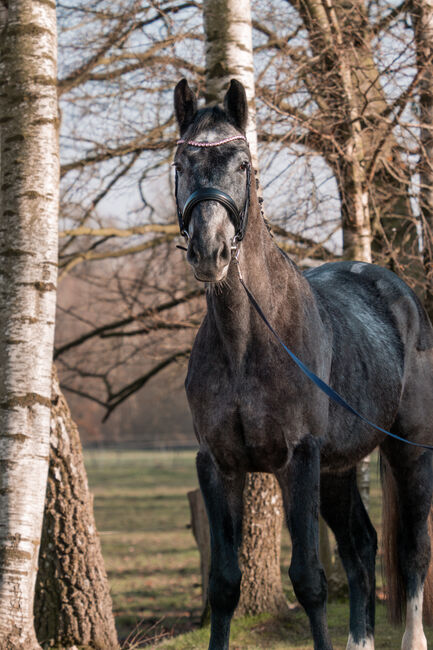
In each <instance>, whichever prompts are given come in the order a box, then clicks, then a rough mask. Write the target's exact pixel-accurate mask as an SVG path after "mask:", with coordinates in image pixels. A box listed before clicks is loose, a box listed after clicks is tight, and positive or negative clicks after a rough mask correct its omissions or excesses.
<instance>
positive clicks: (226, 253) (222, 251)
mask: <svg viewBox="0 0 433 650" xmlns="http://www.w3.org/2000/svg"><path fill="white" fill-rule="evenodd" d="M229 259H230V249H229V247H228V246H227V244H226V242H225V241H223V242H222V244H221V246H220V247H219V249H218V255H217V261H221V262H228V261H229Z"/></svg>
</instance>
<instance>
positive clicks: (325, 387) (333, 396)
mask: <svg viewBox="0 0 433 650" xmlns="http://www.w3.org/2000/svg"><path fill="white" fill-rule="evenodd" d="M232 259H233V261H234V262H235V264H236V267H237V269H238V275H239V281H240V283H241V285H242V286H243V288H244V289H245V292H246V294H247V296H248V300H249V301H250V303H251V304H252V306H253V307H254V309H255V310H256V312H257V313H258V315H259V316H260V318H261V319H262V321H263V322H264V324H265V325H266V327H267V328H268V329H269V330H270V332H272V334H273V335H274V337H275V338H276V339H277V341H278V343H279V344H280V345H281V347H282V348H284V350H285V351H286V352H287V354H288V355H289V357H290V358H291V359H292V361H294V362H295V363H296V365H297V366H298V368H300V370H302V372H303V373H304V375H306V376H307V377H308V379H310V380H311V381H312V382H313V383H314V384H316V386H317V387H318V388H320V390H321V391H322V392H323V393H325V395H327V396H328V397H330V398H331V399H332V400H333V401H334V402H336V403H337V404H339V405H340V406H342V407H343V408H345V409H346V411H349V413H352V415H355V416H356V417H357V418H359V419H360V420H362V421H363V422H365V423H366V424H368V425H370V426H371V427H373V429H376V430H377V431H380V432H381V433H385V434H386V435H387V436H390V437H391V438H395V439H396V440H400V442H405V443H406V444H407V445H413V446H414V447H422V448H423V449H429V450H430V451H432V450H433V445H427V444H423V443H421V442H413V441H412V440H406V438H402V437H401V436H398V435H397V434H396V433H391V431H387V430H386V429H382V427H379V426H378V425H377V424H374V422H371V420H369V419H368V418H366V417H365V416H364V415H362V414H361V413H358V411H356V410H355V409H354V408H353V406H350V404H348V402H346V400H345V399H344V398H343V397H341V395H340V394H339V393H337V391H335V390H334V389H333V388H331V386H329V385H328V384H327V383H326V382H324V381H323V379H320V377H318V376H317V375H316V374H315V373H314V372H313V371H312V370H310V369H309V368H308V366H306V365H305V363H303V362H302V361H301V360H300V359H299V358H298V357H297V356H296V354H295V353H294V352H292V351H291V350H290V348H288V347H287V345H286V344H285V343H284V341H283V340H282V338H281V337H280V335H279V334H277V332H276V331H275V330H274V328H273V327H272V325H271V324H270V322H269V321H268V319H267V318H266V316H265V315H264V313H263V311H262V309H261V307H260V305H259V303H258V302H257V300H256V299H255V298H254V296H253V294H252V293H251V291H250V290H249V289H248V287H247V285H246V284H245V282H244V279H243V277H242V273H241V269H240V265H239V260H238V255H237V254H236V255H234V256H233V258H232Z"/></svg>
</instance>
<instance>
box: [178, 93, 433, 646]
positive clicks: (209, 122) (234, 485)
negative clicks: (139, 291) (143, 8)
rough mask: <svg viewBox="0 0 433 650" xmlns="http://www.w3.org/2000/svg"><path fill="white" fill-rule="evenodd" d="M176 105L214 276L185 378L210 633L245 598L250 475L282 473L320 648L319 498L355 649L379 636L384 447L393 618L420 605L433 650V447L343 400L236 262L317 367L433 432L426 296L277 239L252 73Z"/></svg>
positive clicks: (187, 211)
mask: <svg viewBox="0 0 433 650" xmlns="http://www.w3.org/2000/svg"><path fill="white" fill-rule="evenodd" d="M175 109H176V115H177V120H178V123H179V126H180V132H181V137H182V141H180V143H179V146H178V149H177V152H176V157H175V167H176V188H177V189H176V194H177V203H178V215H179V220H180V224H181V229H182V230H183V232H184V234H185V236H186V238H187V241H188V252H187V258H188V261H189V263H190V264H191V266H192V268H193V270H194V274H195V277H196V278H197V279H198V280H200V281H204V282H207V283H208V285H207V315H206V317H205V319H204V321H203V323H202V325H201V328H200V330H199V332H198V335H197V338H196V341H195V344H194V349H193V351H192V354H191V359H190V363H189V370H188V376H187V379H186V390H187V395H188V400H189V404H190V407H191V411H192V415H193V420H194V428H195V432H196V435H197V439H198V441H199V445H200V450H199V453H198V456H197V471H198V477H199V481H200V486H201V490H202V492H203V496H204V499H205V502H206V507H207V512H208V516H209V521H210V529H211V545H212V568H211V576H210V585H209V599H210V604H211V611H212V616H211V639H210V646H209V647H210V648H212V649H214V650H216V649H219V650H221V649H225V648H228V643H229V632H230V620H231V617H232V615H233V612H234V610H235V608H236V605H237V603H238V599H239V589H240V581H241V573H240V570H239V566H238V548H239V544H240V542H241V530H242V491H243V487H244V482H245V474H246V472H272V473H274V474H275V476H276V477H277V479H278V482H279V484H280V486H281V490H282V494H283V499H284V506H285V512H286V519H287V525H288V527H289V530H290V534H291V538H292V545H293V553H292V562H291V566H290V571H289V575H290V578H291V580H292V583H293V586H294V589H295V593H296V596H297V598H298V600H299V602H300V603H301V604H302V605H303V607H304V608H305V610H306V612H307V614H308V617H309V620H310V625H311V631H312V635H313V638H314V647H315V648H316V649H317V650H318V649H320V650H329V649H330V648H332V644H331V640H330V638H329V634H328V629H327V623H326V598H327V586H326V578H325V575H324V572H323V569H322V567H321V565H320V561H319V555H318V515H319V506H320V510H321V512H322V514H323V517H324V518H325V520H326V521H327V523H328V524H329V526H330V527H331V529H332V530H333V531H334V533H335V536H336V539H337V542H338V548H339V552H340V555H341V558H342V561H343V564H344V567H345V569H346V572H347V577H348V581H349V589H350V634H349V641H348V644H347V648H350V650H355V649H356V650H358V649H361V648H363V649H364V650H367V649H368V650H371V649H372V648H373V647H374V607H375V555H376V545H377V543H376V532H375V530H374V528H373V526H372V524H371V522H370V519H369V517H368V515H367V512H366V510H365V508H364V506H363V503H362V501H361V498H360V495H359V492H358V488H357V485H356V472H355V466H356V463H357V462H359V461H360V460H361V459H362V458H364V456H366V455H367V454H369V453H370V452H371V451H372V450H373V449H374V448H375V447H376V446H377V445H379V446H380V452H381V457H382V463H383V465H384V466H385V469H386V471H384V476H383V485H384V492H385V496H386V499H385V501H386V504H387V507H386V512H387V513H388V515H389V516H387V517H386V521H385V531H384V535H385V542H386V545H387V547H388V552H387V553H386V556H387V558H388V570H389V574H390V577H391V583H392V584H391V594H390V599H391V601H392V604H393V611H394V613H395V614H396V615H398V612H399V608H400V611H401V608H403V609H406V630H405V633H404V637H403V642H402V648H403V650H427V644H426V639H425V636H424V632H423V626H422V607H423V586H424V583H426V585H427V583H430V582H431V579H430V578H428V579H427V580H426V575H427V572H428V567H429V560H430V538H429V533H428V523H429V517H430V509H431V500H432V489H433V475H432V454H431V452H430V451H426V450H424V449H422V448H418V447H413V446H409V445H408V444H405V443H403V442H399V441H396V440H393V439H391V438H388V437H386V436H385V435H384V434H382V433H380V432H378V431H377V430H375V429H374V428H373V427H371V426H368V425H366V424H365V423H364V422H362V421H361V420H359V419H357V418H355V417H354V416H353V415H351V414H350V413H348V412H347V411H345V410H344V409H343V408H342V407H341V406H339V405H336V404H334V403H333V402H330V401H329V400H328V398H327V397H326V396H325V395H324V394H323V393H322V392H320V391H319V389H318V388H317V387H316V386H315V385H314V384H313V383H312V382H311V381H310V380H309V379H307V378H306V377H305V376H304V375H303V374H302V373H301V371H300V370H299V369H298V368H297V367H296V366H295V364H294V363H293V362H292V361H291V360H290V359H289V358H288V356H287V355H286V353H285V352H284V350H282V348H281V346H280V345H279V344H278V342H277V341H276V340H275V338H274V337H273V336H272V334H271V333H270V331H269V330H268V329H267V328H266V326H265V324H264V323H263V321H262V320H261V319H260V318H259V316H258V315H257V313H256V311H254V309H253V307H252V305H251V303H250V302H249V300H248V297H247V294H246V292H245V291H244V290H243V287H242V285H241V283H240V279H239V273H238V268H239V270H240V271H241V273H242V275H243V278H244V280H245V283H246V285H247V286H248V287H249V289H250V290H251V291H252V293H253V294H254V296H255V297H256V299H257V301H258V303H259V304H260V306H261V307H262V309H263V311H264V313H265V314H266V316H267V318H268V319H269V321H270V322H271V323H272V326H273V327H274V328H275V330H276V331H277V332H278V333H279V335H280V336H281V338H282V339H283V340H284V342H285V343H286V344H287V345H288V346H289V347H290V348H291V349H292V350H293V352H294V353H295V354H296V355H297V356H298V357H300V358H301V359H302V361H303V362H304V363H305V364H306V365H307V366H309V367H310V368H311V369H312V370H313V371H314V372H315V373H316V374H317V375H319V377H321V378H322V379H323V380H325V381H326V382H328V383H329V384H330V385H331V386H332V387H334V388H335V389H336V390H337V391H338V392H339V393H340V394H341V395H342V396H343V397H344V398H345V399H346V400H347V401H348V402H349V403H350V404H351V405H352V406H353V407H354V408H356V409H357V410H358V411H360V412H361V413H362V414H363V415H364V416H366V417H367V418H369V419H370V420H371V421H373V422H375V423H376V424H377V425H379V426H381V427H384V428H386V429H391V431H394V432H396V433H399V434H400V435H401V436H403V437H405V438H407V439H408V440H410V441H414V442H420V443H421V442H422V443H432V442H433V399H432V397H433V395H432V392H433V329H432V327H431V324H430V322H429V320H428V318H427V316H426V314H425V312H424V311H423V308H422V307H421V305H420V303H419V301H418V299H417V297H416V296H415V294H414V293H413V292H412V291H411V290H410V289H409V288H408V287H407V286H406V285H405V284H404V283H403V282H402V281H401V280H400V279H399V278H398V277H397V276H396V275H394V274H393V273H391V272H390V271H388V270H386V269H383V268H379V267H376V266H373V265H370V264H364V263H360V262H341V263H335V264H325V265H324V266H322V267H320V268H318V269H314V270H312V271H308V272H307V273H306V274H305V275H302V274H301V273H300V272H299V270H298V269H297V267H296V265H295V264H294V263H293V262H291V261H290V260H289V259H288V258H287V257H286V256H285V255H284V254H283V253H282V252H281V251H280V250H279V249H278V247H277V246H276V245H275V243H274V241H273V239H272V237H271V236H270V234H269V231H268V228H267V227H266V224H265V222H264V220H263V218H262V216H261V213H260V208H259V204H258V201H257V196H256V189H255V185H254V183H250V165H251V162H250V155H249V150H248V146H247V143H246V140H245V138H244V137H243V135H244V133H245V126H246V121H247V114H248V109H247V102H246V97H245V91H244V89H243V86H242V85H241V84H239V83H238V82H236V81H232V82H231V85H230V88H229V90H228V92H227V94H226V97H225V101H224V109H223V108H221V107H218V106H216V107H212V108H205V109H202V110H199V111H197V105H196V99H195V96H194V95H193V93H192V92H191V90H190V89H189V87H188V84H187V82H186V81H185V80H182V81H181V82H180V83H179V84H178V85H177V86H176V90H175ZM235 258H237V259H235ZM429 575H430V574H429ZM426 594H427V590H425V593H424V607H426V606H427V610H428V612H430V613H431V611H432V605H433V601H432V598H431V596H430V597H427V595H426ZM402 599H403V600H402Z"/></svg>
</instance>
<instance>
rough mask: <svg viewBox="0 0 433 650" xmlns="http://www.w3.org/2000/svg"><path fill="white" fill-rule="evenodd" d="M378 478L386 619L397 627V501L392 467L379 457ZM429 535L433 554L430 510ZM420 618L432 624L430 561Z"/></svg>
mask: <svg viewBox="0 0 433 650" xmlns="http://www.w3.org/2000/svg"><path fill="white" fill-rule="evenodd" d="M380 477H381V481H382V492H383V511H382V546H383V573H384V586H385V594H386V601H387V606H388V616H389V619H390V621H391V623H393V624H395V625H397V624H399V623H401V622H402V620H403V615H404V614H405V611H406V590H405V586H404V582H403V577H402V575H401V570H400V563H399V560H398V549H397V530H398V498H397V486H396V482H395V478H394V475H393V473H392V470H391V467H390V465H389V463H388V461H387V460H386V458H385V457H384V456H383V454H382V453H381V454H380ZM428 532H429V537H430V547H431V548H432V551H433V545H432V541H433V510H432V508H430V513H429V517H428ZM423 615H424V620H425V622H426V623H427V624H428V625H433V561H430V566H429V569H428V572H427V576H426V579H425V582H424V599H423Z"/></svg>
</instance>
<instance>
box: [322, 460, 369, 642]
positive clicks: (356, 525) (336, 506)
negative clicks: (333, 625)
mask: <svg viewBox="0 0 433 650" xmlns="http://www.w3.org/2000/svg"><path fill="white" fill-rule="evenodd" d="M320 507H321V511H322V515H323V518H324V519H325V521H326V522H327V524H328V525H329V526H330V528H331V530H332V531H333V533H334V535H335V538H336V540H337V544H338V550H339V553H340V556H341V560H342V562H343V566H344V568H345V570H346V573H347V579H348V582H349V593H350V635H349V640H348V643H347V650H357V649H358V648H359V649H361V648H363V649H365V650H372V649H373V648H374V615H375V598H376V593H375V586H376V579H375V563H376V550H377V535H376V531H375V530H374V528H373V525H372V524H371V521H370V519H369V516H368V514H367V512H366V510H365V507H364V504H363V503H362V499H361V496H360V494H359V490H358V487H357V484H356V471H355V470H351V471H350V472H348V473H346V474H342V475H335V476H331V475H326V474H325V475H322V477H321V482H320Z"/></svg>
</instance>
